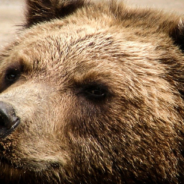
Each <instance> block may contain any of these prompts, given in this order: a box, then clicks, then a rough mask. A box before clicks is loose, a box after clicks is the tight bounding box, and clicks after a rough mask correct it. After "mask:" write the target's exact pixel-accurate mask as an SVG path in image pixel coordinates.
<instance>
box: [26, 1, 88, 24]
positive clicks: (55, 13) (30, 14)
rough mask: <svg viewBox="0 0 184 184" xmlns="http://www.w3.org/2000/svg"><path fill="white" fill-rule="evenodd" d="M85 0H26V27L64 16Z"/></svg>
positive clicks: (81, 4) (80, 5) (82, 4)
mask: <svg viewBox="0 0 184 184" xmlns="http://www.w3.org/2000/svg"><path fill="white" fill-rule="evenodd" d="M84 1H85V0H26V5H27V11H26V25H25V26H26V27H30V26H32V25H33V24H36V23H38V22H43V21H49V20H51V19H54V18H61V17H65V16H67V15H69V14H71V13H73V12H74V11H75V10H77V9H78V8H80V7H82V6H84Z"/></svg>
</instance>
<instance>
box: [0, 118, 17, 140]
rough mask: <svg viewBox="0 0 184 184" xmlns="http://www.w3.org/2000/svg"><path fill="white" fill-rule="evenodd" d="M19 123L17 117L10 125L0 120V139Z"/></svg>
mask: <svg viewBox="0 0 184 184" xmlns="http://www.w3.org/2000/svg"><path fill="white" fill-rule="evenodd" d="M19 124H20V119H19V118H18V117H17V118H16V120H15V121H13V123H11V126H10V127H7V126H4V124H2V123H1V122H0V139H4V138H5V137H7V136H8V135H10V134H11V133H12V132H13V131H14V130H15V128H16V127H17V126H18V125H19Z"/></svg>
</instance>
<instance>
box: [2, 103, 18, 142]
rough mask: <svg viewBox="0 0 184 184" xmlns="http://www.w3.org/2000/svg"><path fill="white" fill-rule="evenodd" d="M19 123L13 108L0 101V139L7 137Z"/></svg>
mask: <svg viewBox="0 0 184 184" xmlns="http://www.w3.org/2000/svg"><path fill="white" fill-rule="evenodd" d="M19 123H20V120H19V118H18V117H17V116H16V114H15V110H14V108H13V107H12V106H11V105H10V104H8V103H5V102H1V101H0V139H1V138H5V137H6V136H8V135H9V134H10V133H11V132H12V131H13V130H14V129H15V128H16V127H17V126H18V124H19Z"/></svg>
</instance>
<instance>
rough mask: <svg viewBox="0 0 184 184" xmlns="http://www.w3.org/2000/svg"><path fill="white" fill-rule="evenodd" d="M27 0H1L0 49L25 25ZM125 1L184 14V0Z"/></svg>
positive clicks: (129, 3) (125, 0)
mask: <svg viewBox="0 0 184 184" xmlns="http://www.w3.org/2000/svg"><path fill="white" fill-rule="evenodd" d="M25 1H26V0H0V49H1V48H2V47H4V46H5V45H6V44H7V43H9V42H10V41H11V40H12V39H13V38H14V37H15V36H16V31H17V30H18V29H20V28H21V25H23V23H24V12H25ZM99 1H100V0H99ZM124 2H125V3H126V4H128V5H133V6H136V7H153V8H157V9H162V10H164V11H168V12H176V13H178V14H181V15H183V16H184V0H124Z"/></svg>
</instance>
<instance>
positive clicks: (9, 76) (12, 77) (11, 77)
mask: <svg viewBox="0 0 184 184" xmlns="http://www.w3.org/2000/svg"><path fill="white" fill-rule="evenodd" d="M19 76H20V69H17V68H14V69H9V70H7V71H6V75H5V80H6V82H8V83H10V84H12V83H13V82H15V81H16V80H17V79H18V77H19Z"/></svg>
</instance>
